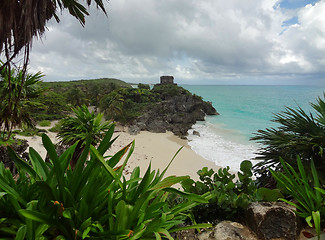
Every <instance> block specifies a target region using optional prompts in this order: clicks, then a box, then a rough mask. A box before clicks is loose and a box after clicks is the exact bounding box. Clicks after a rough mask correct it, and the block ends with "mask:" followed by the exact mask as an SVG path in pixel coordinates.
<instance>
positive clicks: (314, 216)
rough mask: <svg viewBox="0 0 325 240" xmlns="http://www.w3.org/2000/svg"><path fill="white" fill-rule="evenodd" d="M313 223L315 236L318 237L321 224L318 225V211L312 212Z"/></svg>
mask: <svg viewBox="0 0 325 240" xmlns="http://www.w3.org/2000/svg"><path fill="white" fill-rule="evenodd" d="M312 216H313V221H314V224H315V229H316V233H317V236H318V237H319V235H320V231H321V224H320V221H321V220H320V212H319V211H312Z"/></svg>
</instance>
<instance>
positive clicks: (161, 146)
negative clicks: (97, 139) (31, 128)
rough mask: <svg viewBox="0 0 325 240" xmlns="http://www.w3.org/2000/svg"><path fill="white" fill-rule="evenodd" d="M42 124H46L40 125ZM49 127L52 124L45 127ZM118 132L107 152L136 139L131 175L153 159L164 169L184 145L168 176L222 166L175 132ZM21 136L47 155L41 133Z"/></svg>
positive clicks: (129, 168)
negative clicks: (135, 169) (200, 154)
mask: <svg viewBox="0 0 325 240" xmlns="http://www.w3.org/2000/svg"><path fill="white" fill-rule="evenodd" d="M54 124H55V123H52V124H51V127H52V126H54ZM38 128H42V127H39V126H38ZM49 128H50V127H43V128H42V129H49ZM47 135H48V136H49V137H50V138H51V140H52V141H53V143H57V142H58V139H57V138H56V134H55V133H52V132H48V133H47ZM115 136H119V137H118V139H117V140H116V141H115V142H114V144H113V145H112V147H111V148H110V149H109V151H108V152H107V153H106V154H107V155H112V154H115V153H116V152H118V151H119V150H120V149H122V148H123V147H124V146H126V145H127V144H129V143H130V142H132V141H133V140H135V149H134V152H133V154H132V156H131V158H130V159H129V162H128V164H127V166H126V169H125V174H127V175H128V174H130V172H131V171H132V169H133V168H134V167H136V166H140V169H141V173H142V174H144V172H145V171H146V169H147V168H148V166H149V163H150V162H151V166H152V169H160V172H161V171H163V170H164V169H165V167H166V166H167V165H168V163H169V162H170V160H171V159H172V158H173V156H174V155H175V153H176V152H177V151H178V149H180V148H181V147H182V146H184V147H183V149H182V150H181V151H180V152H179V154H178V155H177V156H176V158H175V160H174V161H173V163H172V164H171V166H170V168H169V169H168V171H167V173H166V175H165V176H170V175H177V176H185V175H189V176H190V177H191V178H193V179H198V175H197V174H196V172H197V171H198V170H199V169H202V168H203V167H208V168H213V169H214V170H217V169H219V167H218V166H217V165H215V164H214V163H213V162H210V161H208V160H206V159H204V158H202V157H201V156H199V155H197V154H196V153H195V152H194V151H193V150H191V148H190V147H189V146H188V144H187V141H186V140H182V139H180V138H178V137H176V136H175V135H173V133H171V132H167V133H150V132H146V131H144V132H141V133H140V134H138V135H130V134H128V133H126V132H124V131H117V132H115V133H114V135H113V137H115ZM17 137H19V138H22V139H26V140H27V141H28V143H29V146H30V147H33V148H34V149H35V150H36V151H37V152H38V153H39V154H40V155H41V156H42V157H43V158H45V156H46V150H45V148H44V146H43V144H42V139H41V137H39V136H33V137H24V136H17ZM121 164H122V163H121Z"/></svg>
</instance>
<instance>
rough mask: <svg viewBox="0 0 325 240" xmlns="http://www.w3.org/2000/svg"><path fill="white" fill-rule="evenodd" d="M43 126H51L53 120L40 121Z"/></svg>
mask: <svg viewBox="0 0 325 240" xmlns="http://www.w3.org/2000/svg"><path fill="white" fill-rule="evenodd" d="M38 124H39V125H40V126H41V127H49V126H51V121H49V120H43V121H40V122H39V123H38Z"/></svg>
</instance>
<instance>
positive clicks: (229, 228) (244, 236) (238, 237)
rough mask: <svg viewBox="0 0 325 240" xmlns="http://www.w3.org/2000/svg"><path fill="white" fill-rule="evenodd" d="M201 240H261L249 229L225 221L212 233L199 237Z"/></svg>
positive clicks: (204, 233) (208, 232) (205, 233)
mask: <svg viewBox="0 0 325 240" xmlns="http://www.w3.org/2000/svg"><path fill="white" fill-rule="evenodd" d="M198 239H199V240H259V239H258V238H257V237H256V235H255V233H254V232H252V231H251V230H250V229H249V228H248V227H246V226H244V225H242V224H240V223H237V222H231V221H223V222H221V223H219V224H217V226H215V227H214V228H213V230H212V231H207V232H203V233H201V234H199V235H198Z"/></svg>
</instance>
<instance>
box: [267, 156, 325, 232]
mask: <svg viewBox="0 0 325 240" xmlns="http://www.w3.org/2000/svg"><path fill="white" fill-rule="evenodd" d="M280 162H281V165H282V167H283V170H284V172H283V173H281V172H275V171H274V170H272V169H270V171H271V173H272V175H273V177H274V178H275V179H276V181H277V182H278V183H279V185H280V187H282V188H283V190H284V192H285V193H289V194H290V195H291V196H292V197H293V198H294V200H295V201H288V200H286V199H283V198H282V199H281V200H282V201H284V202H286V203H288V204H290V205H292V206H294V207H296V209H297V214H298V215H299V216H300V217H302V218H305V220H306V222H307V223H308V225H309V226H310V227H313V224H314V227H315V229H316V232H317V234H318V237H319V234H320V231H321V226H322V227H324V226H325V219H324V217H325V198H324V197H325V190H324V188H322V186H321V184H320V182H319V179H318V174H317V171H316V167H315V164H314V161H313V160H311V163H310V169H311V172H312V178H310V177H308V176H307V175H306V171H305V169H304V166H303V164H302V161H301V159H300V157H297V165H298V169H299V172H296V171H295V170H294V168H293V167H292V166H291V165H290V164H288V163H287V162H285V161H284V160H283V159H282V158H280ZM322 195H323V196H322Z"/></svg>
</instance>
